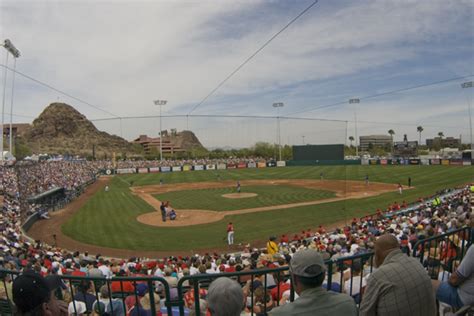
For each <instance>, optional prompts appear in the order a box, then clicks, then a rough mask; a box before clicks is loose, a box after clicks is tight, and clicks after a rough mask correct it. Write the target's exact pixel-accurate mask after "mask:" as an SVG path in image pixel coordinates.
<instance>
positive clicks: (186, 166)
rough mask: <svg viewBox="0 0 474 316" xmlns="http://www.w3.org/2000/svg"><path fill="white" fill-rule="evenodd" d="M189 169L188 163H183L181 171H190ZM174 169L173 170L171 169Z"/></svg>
mask: <svg viewBox="0 0 474 316" xmlns="http://www.w3.org/2000/svg"><path fill="white" fill-rule="evenodd" d="M190 170H191V166H190V165H184V166H183V171H190ZM173 171H174V170H173Z"/></svg>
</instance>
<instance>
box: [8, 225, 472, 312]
mask: <svg viewBox="0 0 474 316" xmlns="http://www.w3.org/2000/svg"><path fill="white" fill-rule="evenodd" d="M454 236H457V237H454ZM472 237H473V236H472V232H471V228H468V227H465V228H461V229H457V230H454V231H452V232H448V233H446V234H442V235H437V236H433V237H430V238H426V239H423V240H420V241H418V242H417V243H416V244H415V246H414V247H413V248H414V249H413V252H412V255H413V256H414V257H418V258H419V259H420V262H421V263H422V264H423V265H424V266H425V267H426V269H427V271H428V273H430V275H431V277H433V278H434V277H437V273H438V272H439V271H438V272H436V270H434V272H433V269H434V268H438V269H441V268H443V269H444V268H446V270H449V269H451V271H452V269H453V268H454V264H453V262H455V261H460V260H461V259H462V258H463V256H464V255H465V253H466V251H467V249H468V247H469V246H470V245H471V244H472ZM454 241H455V242H454ZM449 242H451V243H452V244H454V243H456V245H457V246H458V247H457V250H458V251H457V252H456V254H455V255H454V253H453V252H452V249H451V248H449V247H450V246H446V245H449ZM443 247H444V248H443ZM433 249H434V250H433ZM443 252H444V253H445V254H448V253H449V254H450V255H449V256H444V257H443V259H442V260H439V259H438V264H437V265H434V264H433V263H432V261H430V260H431V259H433V258H435V259H436V258H439V257H437V256H436V254H437V253H438V254H439V253H443ZM407 255H410V254H409V253H408V254H407ZM433 255H435V256H433ZM325 263H326V265H327V275H326V279H325V281H324V283H323V287H325V288H326V289H327V290H328V291H334V292H339V293H343V292H344V293H346V294H348V295H350V296H351V297H352V298H353V299H354V301H355V303H356V304H357V305H359V304H360V302H361V301H362V297H363V295H364V289H365V279H366V278H367V276H368V275H369V274H370V273H372V272H373V270H374V269H375V267H374V255H373V253H372V252H368V253H364V254H359V255H355V256H350V257H343V258H338V259H337V260H327V261H325ZM18 274H19V272H15V271H7V270H0V277H1V279H2V282H0V286H1V285H3V289H5V291H4V292H5V293H6V297H4V298H6V299H7V300H8V301H10V300H11V297H9V294H8V293H9V291H8V290H7V288H11V282H12V280H14V278H15V277H16V276H17V275H18ZM60 277H61V279H62V280H63V282H64V284H65V287H66V289H64V292H65V293H68V295H70V297H71V299H72V300H71V301H72V306H73V310H74V311H76V312H77V306H76V302H77V301H78V299H80V298H81V297H80V295H83V296H84V300H86V299H85V296H86V295H88V296H91V295H93V296H94V297H93V300H94V301H102V302H105V303H108V304H105V303H104V305H107V306H109V307H108V311H109V312H110V313H111V314H113V315H126V314H129V312H130V310H131V309H133V308H135V309H140V308H142V306H141V303H140V296H139V294H140V295H142V294H143V293H138V292H137V291H136V290H135V289H136V288H137V286H138V285H139V284H145V285H146V294H147V295H148V296H149V303H150V312H151V314H152V315H156V313H157V312H158V311H160V310H161V312H162V313H163V314H165V315H188V314H189V313H190V312H191V311H194V313H195V315H203V314H202V312H201V307H202V306H201V302H200V299H205V298H206V297H205V293H207V292H206V289H207V288H208V287H209V284H210V283H211V282H212V281H213V280H215V279H217V278H220V277H229V278H232V279H234V280H236V281H237V282H238V283H239V284H240V285H241V286H242V287H243V290H244V293H245V294H246V297H247V298H248V301H247V303H246V304H247V307H248V308H249V311H250V313H251V315H260V314H262V315H266V313H267V312H268V311H269V310H271V308H273V307H275V306H279V305H280V301H281V300H282V299H284V300H288V301H293V300H294V297H295V292H294V289H293V284H292V280H291V277H290V275H289V269H288V267H287V266H283V267H278V268H271V269H270V268H264V269H256V270H248V271H240V272H232V273H218V274H197V275H192V276H191V275H186V276H183V277H182V278H180V279H179V280H178V282H177V285H176V286H172V285H170V283H169V282H168V281H167V280H166V277H155V276H153V277H151V276H150V277H112V278H104V277H102V278H101V277H80V276H70V275H62V276H60ZM258 286H260V287H261V288H262V290H263V294H262V290H259V292H260V295H256V294H257V293H256V290H257V289H258ZM287 291H289V292H290V293H289V297H286V296H283V294H284V293H287ZM101 292H102V293H104V292H105V294H108V295H105V296H106V298H104V297H102V295H100V294H99V293H101ZM0 293H1V288H0ZM154 293H158V294H159V295H160V297H162V298H163V299H161V302H157V301H155V295H154ZM58 294H60V293H58ZM60 298H63V297H60ZM0 299H2V297H0ZM257 301H258V302H257ZM270 302H273V303H270ZM257 303H258V308H257ZM262 303H263V304H262ZM98 305H99V306H100V305H101V304H98ZM119 306H120V307H119ZM114 308H115V309H116V310H115V312H114ZM91 309H92V308H91V306H88V312H92V310H91ZM117 309H118V310H117ZM96 310H97V308H96ZM103 312H104V311H102V313H103ZM137 312H138V314H139V311H137ZM99 314H101V313H100V310H99Z"/></svg>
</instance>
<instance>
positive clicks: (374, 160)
mask: <svg viewBox="0 0 474 316" xmlns="http://www.w3.org/2000/svg"><path fill="white" fill-rule="evenodd" d="M369 163H370V164H371V165H376V164H377V160H376V159H370V160H369Z"/></svg>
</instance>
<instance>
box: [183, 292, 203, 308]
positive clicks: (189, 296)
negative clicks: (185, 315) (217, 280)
mask: <svg viewBox="0 0 474 316" xmlns="http://www.w3.org/2000/svg"><path fill="white" fill-rule="evenodd" d="M206 295H207V290H206V289H199V298H202V299H204V298H205V297H206ZM184 305H185V306H186V307H187V308H193V307H194V289H191V290H189V291H187V292H186V294H184Z"/></svg>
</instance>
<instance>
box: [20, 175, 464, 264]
mask: <svg viewBox="0 0 474 316" xmlns="http://www.w3.org/2000/svg"><path fill="white" fill-rule="evenodd" d="M322 170H324V174H325V180H324V181H321V180H320V179H319V175H320V172H321V171H322ZM367 173H369V174H370V175H371V181H372V182H371V183H370V185H369V187H368V188H367V187H366V186H365V183H364V177H365V175H366V174H367ZM221 175H222V180H221V181H220V182H215V181H214V180H215V176H214V175H213V174H212V172H207V171H195V172H190V173H164V174H146V175H140V174H135V175H120V176H115V177H105V178H104V177H101V178H100V179H99V182H97V183H96V184H93V185H92V186H91V187H90V188H89V189H88V190H87V192H86V194H85V195H84V196H82V197H81V198H79V199H78V200H76V201H74V202H73V203H72V204H71V205H69V206H67V207H66V208H65V209H64V210H63V211H61V212H56V213H53V214H52V216H51V220H49V221H40V222H37V223H36V224H35V225H34V226H33V227H32V228H31V229H30V231H29V234H30V235H31V236H32V237H33V238H35V239H41V240H45V241H48V240H51V241H52V234H53V232H55V233H56V235H57V236H58V238H57V242H58V244H60V245H62V246H63V247H67V248H71V249H84V250H86V249H89V250H90V251H92V250H91V249H93V250H97V251H98V252H101V253H103V254H110V255H125V256H126V255H129V254H135V255H147V256H152V255H158V254H163V253H170V252H172V251H175V252H174V253H181V254H183V253H189V251H190V250H192V251H193V252H196V251H199V252H205V251H208V250H211V249H226V245H225V243H223V241H222V236H223V234H224V233H223V227H224V226H225V225H224V224H225V222H226V221H228V220H231V221H233V222H234V225H235V229H236V233H235V234H236V236H235V239H236V243H237V244H238V243H241V244H244V243H248V242H252V243H253V244H259V243H261V242H263V241H264V240H265V238H266V236H267V235H268V234H280V233H291V232H298V231H300V230H302V229H308V228H311V227H313V228H314V227H317V226H318V225H327V226H332V225H335V224H338V223H341V221H342V222H344V221H347V219H348V218H352V217H354V216H363V215H366V214H371V213H374V212H375V210H376V209H378V208H379V209H385V208H386V207H387V205H388V204H390V203H393V202H394V201H398V202H399V203H401V202H402V200H405V201H407V202H408V203H410V202H415V201H417V200H418V199H419V198H420V197H425V196H429V195H432V194H434V193H436V191H437V190H440V189H443V188H445V187H446V186H457V185H462V184H463V183H465V182H468V181H469V180H470V178H471V177H472V175H471V174H469V173H466V172H465V169H463V168H462V167H449V168H447V167H444V166H332V167H331V166H324V167H287V168H266V169H258V170H257V169H242V170H225V171H221ZM408 176H411V178H412V179H413V186H414V187H413V188H412V189H410V190H405V191H404V194H403V196H400V195H399V193H398V189H397V185H398V183H399V182H403V181H404V180H406V179H407V178H408ZM160 179H161V180H164V183H165V184H163V185H161V186H160V184H159V182H160ZM235 179H241V183H242V188H243V191H245V190H246V187H248V186H251V187H252V186H253V185H255V184H256V183H259V184H265V185H268V184H269V183H272V182H273V184H271V185H272V186H275V187H278V184H281V185H282V188H289V186H288V185H289V184H292V186H291V187H297V188H298V189H304V190H314V189H318V190H320V189H323V190H325V191H326V190H327V191H328V192H333V193H332V194H334V195H335V197H330V196H328V197H327V199H326V200H325V199H316V198H312V199H310V200H308V199H307V198H306V200H305V199H301V200H299V201H296V200H294V199H292V198H291V199H290V200H284V201H282V200H278V199H276V202H275V203H272V205H268V206H262V205H253V206H252V205H249V206H248V208H247V207H242V208H241V209H234V210H225V209H222V208H221V205H220V204H219V200H220V199H222V197H221V192H222V190H225V187H226V186H229V187H233V186H234V185H235ZM244 179H245V180H244ZM282 179H285V180H282ZM315 179H316V180H315ZM346 179H347V181H346ZM349 179H351V180H349ZM132 181H133V184H134V186H133V187H130V182H132ZM106 184H108V186H109V187H110V191H109V192H104V190H103V187H105V185H106ZM295 184H297V186H295ZM256 187H258V186H256ZM264 187H265V186H264ZM205 188H208V189H209V190H210V191H208V192H211V193H212V191H213V190H215V189H216V188H220V189H219V190H217V191H216V192H215V199H210V201H217V203H215V204H214V205H210V206H209V207H207V208H206V209H198V208H197V207H194V208H193V207H190V206H192V204H193V203H192V200H195V199H196V196H199V195H200V194H202V193H201V192H202V191H206V189H205ZM211 188H212V190H211ZM351 188H352V189H354V191H352V189H351ZM164 192H166V193H164ZM315 192H316V193H317V192H318V191H315ZM211 193H207V192H206V194H211ZM153 194H158V196H160V194H173V197H174V199H175V201H173V200H171V201H170V203H171V205H173V204H174V203H179V202H178V200H179V199H183V200H185V201H184V202H183V203H185V204H183V205H184V206H186V209H184V210H183V211H180V210H179V208H177V214H178V218H177V220H176V221H173V222H172V221H167V222H166V223H160V222H159V220H158V216H159V214H158V212H157V211H156V210H157V207H159V200H158V199H157V198H155V197H154V196H153ZM180 194H181V195H182V196H181V197H179V196H180ZM190 194H191V195H190ZM192 194H195V195H192ZM243 201H244V200H234V201H233V202H237V203H241V202H243ZM245 201H246V203H247V201H249V200H245ZM279 201H281V202H279ZM177 205H179V204H177ZM257 207H258V208H257ZM255 208H257V209H255ZM216 210H221V211H216ZM234 212H235V213H234ZM180 216H183V217H180ZM282 221H284V222H285V225H281V223H282ZM144 223H146V224H144ZM204 223H206V224H205V225H204ZM165 224H166V225H165ZM154 225H159V226H160V227H155V226H154ZM235 247H237V246H235ZM236 250H238V248H236Z"/></svg>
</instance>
